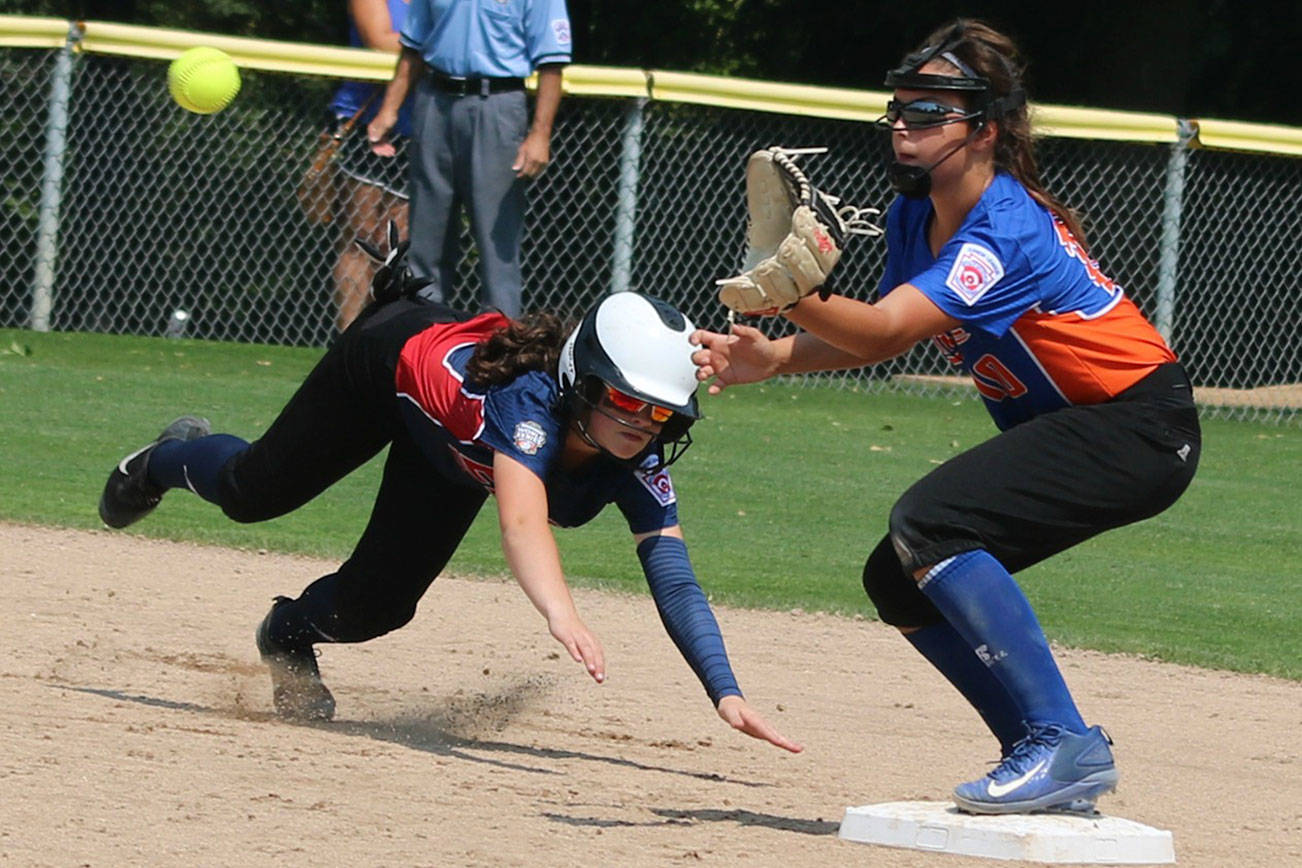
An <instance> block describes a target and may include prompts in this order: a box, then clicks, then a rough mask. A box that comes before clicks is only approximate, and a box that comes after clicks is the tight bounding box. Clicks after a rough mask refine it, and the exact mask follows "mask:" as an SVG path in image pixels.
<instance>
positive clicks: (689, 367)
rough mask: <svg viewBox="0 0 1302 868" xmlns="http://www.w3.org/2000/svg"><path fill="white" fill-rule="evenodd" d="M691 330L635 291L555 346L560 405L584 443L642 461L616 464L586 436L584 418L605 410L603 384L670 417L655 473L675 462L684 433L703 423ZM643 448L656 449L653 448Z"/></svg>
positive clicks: (594, 313) (614, 299)
mask: <svg viewBox="0 0 1302 868" xmlns="http://www.w3.org/2000/svg"><path fill="white" fill-rule="evenodd" d="M694 329H695V327H694V326H693V325H692V323H691V321H690V320H688V319H687V317H685V316H683V314H681V313H680V312H679V311H678V310H677V309H676V308H674V307H673V306H672V305H670V304H668V303H667V302H664V301H661V300H660V299H657V298H651V297H650V296H646V295H642V294H641V293H637V292H617V293H614V294H612V295H610V296H607V297H606V298H604V299H603V300H602V301H601V302H600V303H599V304H598V305H597V306H596V307H594V308H593V309H592V310H590V311H588V313H587V315H586V316H584V318H583V321H582V322H581V323H580V324H579V327H578V328H577V329H575V330H574V332H573V333H572V334H571V335H570V337H569V339H568V340H567V341H566V342H565V345H564V347H562V348H561V357H560V362H559V365H558V370H557V380H558V381H559V383H560V387H561V401H562V404H563V405H564V407H565V408H566V409H567V410H568V411H569V414H570V418H571V420H572V421H573V423H574V424H575V425H576V426H577V428H578V431H579V434H580V435H581V436H582V437H583V438H584V440H585V441H586V442H587V443H588V444H589V445H591V446H595V447H596V448H597V449H599V450H601V451H602V452H603V453H604V454H606V455H607V456H608V457H610V458H612V459H614V460H616V461H621V462H622V463H625V464H630V465H633V466H640V465H641V463H642V462H643V461H644V460H645V459H646V455H647V452H646V451H643V453H641V454H640V455H637V456H635V457H633V458H631V459H627V460H625V459H621V458H618V457H617V456H614V455H612V454H611V453H610V452H609V451H608V450H606V449H605V448H604V447H603V446H601V445H600V444H599V443H597V442H596V441H594V440H593V439H592V437H591V436H590V435H589V433H588V431H587V420H588V419H589V418H590V414H591V413H594V412H596V413H604V412H605V411H604V410H603V409H602V408H601V407H600V406H599V405H600V403H601V399H602V395H603V394H604V393H605V389H606V387H607V386H609V387H611V388H614V389H617V390H618V391H620V392H622V393H624V394H625V395H628V396H629V397H631V398H636V399H638V400H641V401H645V402H647V403H649V404H654V405H656V406H658V407H664V408H666V409H669V410H672V411H673V414H672V415H671V416H670V417H669V419H668V420H667V421H665V422H664V423H662V426H661V429H660V433H659V434H657V435H656V438H655V439H656V440H657V441H659V442H660V443H661V444H663V445H664V447H665V449H666V452H667V453H668V454H667V456H666V457H664V458H662V459H661V461H660V463H659V464H658V465H657V466H656V467H655V468H653V469H660V468H663V467H667V466H669V465H670V464H672V463H673V462H674V461H677V460H678V458H679V457H680V456H681V455H682V454H683V452H684V451H686V449H687V447H688V446H690V445H691V443H692V438H691V435H690V434H689V433H688V429H689V428H691V426H692V423H694V422H695V421H696V420H697V419H699V418H701V410H700V407H699V405H698V404H697V401H696V389H697V386H698V383H697V381H696V365H695V364H694V363H693V362H692V352H693V351H694V350H695V349H696V348H695V347H694V346H693V345H692V344H691V343H690V342H689V340H688V338H689V337H690V335H691V333H692V332H693V331H694ZM606 415H608V416H610V414H609V413H606ZM611 418H612V419H615V418H616V417H614V416H611ZM616 421H619V420H618V419H616ZM649 449H651V450H654V449H655V443H654V442H653V443H652V445H651V446H650V447H649Z"/></svg>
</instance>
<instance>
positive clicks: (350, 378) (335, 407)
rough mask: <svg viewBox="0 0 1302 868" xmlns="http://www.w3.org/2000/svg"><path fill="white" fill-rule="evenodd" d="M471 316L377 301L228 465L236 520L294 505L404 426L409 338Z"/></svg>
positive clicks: (225, 484)
mask: <svg viewBox="0 0 1302 868" xmlns="http://www.w3.org/2000/svg"><path fill="white" fill-rule="evenodd" d="M465 318H466V315H465V314H463V313H461V312H459V311H454V310H452V309H451V308H447V307H444V306H442V305H431V304H425V303H421V302H412V301H405V300H404V301H395V302H391V303H389V304H385V305H372V306H371V307H368V308H367V309H366V310H365V311H364V312H363V315H361V316H359V317H358V319H357V320H356V321H355V322H354V323H353V324H352V326H351V327H350V328H349V329H348V330H347V331H346V332H344V334H343V335H341V336H340V338H339V339H338V340H337V341H336V342H335V343H334V344H333V345H332V346H331V347H330V349H329V350H327V351H326V353H325V355H324V356H322V358H321V361H319V362H318V363H317V365H316V367H315V368H313V369H312V372H311V373H309V374H308V376H307V379H305V380H304V381H303V383H302V385H300V386H299V387H298V390H297V391H296V392H295V393H294V395H293V397H291V398H290V399H289V402H288V403H287V404H286V405H285V407H284V409H283V410H281V411H280V415H279V416H277V417H276V420H275V421H274V422H272V423H271V427H269V428H268V429H267V431H266V433H264V434H263V435H262V436H261V437H259V438H258V439H257V440H255V441H254V442H253V443H252V444H250V445H249V448H248V449H246V450H245V451H243V452H241V453H240V454H238V455H236V456H235V457H234V458H232V459H231V460H230V461H229V462H227V464H226V466H225V467H223V468H222V472H221V481H220V489H219V498H220V503H221V507H222V510H223V511H224V512H225V513H226V514H227V515H228V516H229V517H230V518H232V519H234V520H235V521H242V522H251V521H263V520H266V519H269V518H274V517H276V516H279V515H284V514H285V513H287V512H292V511H293V510H295V509H297V508H298V507H300V506H302V505H303V504H305V503H307V502H308V501H309V500H311V499H312V498H314V497H316V496H317V495H318V494H320V493H321V492H322V491H324V490H325V489H327V488H329V487H330V486H331V485H333V484H334V483H335V482H338V481H339V480H340V479H342V478H343V477H344V476H347V475H348V474H349V473H351V472H352V471H354V470H356V469H357V468H358V467H360V466H361V465H362V464H365V463H366V462H367V461H368V460H370V459H371V458H372V457H373V456H375V455H376V454H377V453H379V451H380V450H381V449H383V448H384V446H385V444H386V443H388V442H389V441H390V440H392V439H393V438H394V437H395V436H399V435H400V434H401V432H402V431H403V423H402V421H401V418H400V417H399V415H398V410H397V403H396V398H395V396H394V383H393V378H394V371H395V370H396V366H397V360H398V355H399V353H400V352H401V350H402V347H403V345H404V344H405V343H406V342H407V340H408V339H409V338H410V337H411V336H412V335H414V334H416V333H417V332H419V331H421V330H423V329H425V328H427V327H429V326H430V325H433V324H434V323H439V322H455V321H459V320H463V319H465Z"/></svg>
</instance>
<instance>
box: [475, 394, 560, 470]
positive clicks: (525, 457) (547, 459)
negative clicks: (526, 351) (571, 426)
mask: <svg viewBox="0 0 1302 868" xmlns="http://www.w3.org/2000/svg"><path fill="white" fill-rule="evenodd" d="M547 379H548V378H547V377H546V375H545V374H541V373H539V372H537V371H532V372H529V373H527V374H525V375H523V376H520V377H517V378H516V379H515V380H513V381H512V382H510V383H508V384H507V385H505V386H501V387H495V388H491V389H489V390H488V393H487V395H486V396H485V397H484V428H483V431H482V432H481V433H480V435H479V438H478V439H479V441H480V442H481V443H483V444H484V445H486V446H488V447H489V448H490V449H492V450H493V451H494V452H504V453H506V454H507V455H509V456H511V457H512V458H514V459H515V460H516V461H519V462H520V463H521V464H523V465H524V466H525V467H528V468H529V469H530V470H532V471H533V472H534V474H535V475H536V476H537V477H538V478H539V479H543V480H546V479H547V469H548V468H549V467H550V466H552V464H554V463H555V461H556V458H557V456H558V455H559V453H560V449H561V447H562V445H563V441H564V439H565V438H564V437H563V436H562V435H563V432H562V431H561V428H560V424H559V423H558V422H557V419H556V416H555V414H553V413H552V411H551V402H552V399H553V394H552V393H553V391H554V389H552V388H550V387H549V385H548V382H547Z"/></svg>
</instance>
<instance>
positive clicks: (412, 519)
mask: <svg viewBox="0 0 1302 868" xmlns="http://www.w3.org/2000/svg"><path fill="white" fill-rule="evenodd" d="M486 497H487V493H486V492H485V491H484V490H482V489H478V488H470V487H467V486H464V485H459V484H455V483H452V482H449V481H448V480H446V479H444V478H443V477H442V476H440V475H438V474H437V473H436V472H435V471H434V470H433V469H432V468H431V467H430V466H429V464H428V462H427V461H426V460H425V459H424V457H423V456H422V455H421V454H420V450H419V447H417V446H416V444H415V443H413V442H412V441H411V440H410V439H409V438H407V437H406V436H402V437H399V438H398V439H397V440H395V441H394V443H393V445H392V446H391V447H390V450H389V457H388V460H387V461H386V462H385V467H384V481H383V482H382V483H381V485H380V491H379V494H378V495H377V497H376V499H375V506H374V508H373V510H372V512H371V519H370V522H369V524H368V525H367V527H366V530H365V532H364V533H363V534H362V537H361V539H360V540H358V543H357V546H356V548H355V549H354V550H353V553H352V555H351V556H350V557H349V558H348V560H346V561H345V562H344V563H343V564H342V565H341V566H340V567H339V570H338V571H337V572H335V573H332V574H330V575H328V576H324V577H322V578H320V579H318V580H317V581H315V582H313V583H312V584H311V585H310V586H309V587H308V588H307V589H306V590H305V591H304V592H303V595H302V596H301V597H300V598H299V599H298V600H297V601H296V602H297V605H296V606H295V609H296V610H297V611H296V615H297V616H299V617H302V618H305V619H306V620H307V621H308V622H309V623H310V624H311V625H312V626H313V627H314V628H315V632H316V633H317V634H318V635H319V637H320V639H323V640H326V641H333V642H364V641H366V640H367V639H373V638H375V637H376V636H381V635H383V634H385V633H388V632H390V631H392V630H396V629H397V628H399V627H401V626H403V625H404V624H406V623H407V622H408V621H410V620H411V619H412V617H413V616H414V615H415V613H416V604H417V603H418V602H419V601H420V598H421V597H422V596H424V594H425V591H426V590H428V589H429V586H430V583H431V582H433V581H434V579H435V577H437V576H438V574H439V573H440V572H442V570H443V568H444V567H445V566H446V565H447V562H448V561H449V560H450V559H451V557H452V555H453V553H454V552H455V551H456V549H457V546H458V545H460V543H461V540H462V538H463V537H464V536H465V535H466V531H467V530H469V528H470V524H471V522H473V521H474V518H475V515H476V514H478V512H479V509H480V507H481V506H482V505H483V503H484V499H485V498H486ZM320 639H319V640H317V641H320Z"/></svg>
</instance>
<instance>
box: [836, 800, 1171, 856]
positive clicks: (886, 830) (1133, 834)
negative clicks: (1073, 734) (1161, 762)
mask: <svg viewBox="0 0 1302 868" xmlns="http://www.w3.org/2000/svg"><path fill="white" fill-rule="evenodd" d="M840 837H842V838H844V839H845V840H847V841H858V842H860V843H863V844H881V845H884V846H887V847H905V848H908V849H911V850H931V851H934V852H938V853H957V854H961V855H964V856H985V857H987V858H989V859H1020V860H1026V861H1033V862H1060V863H1077V864H1091V865H1098V864H1105V865H1152V864H1167V863H1171V862H1174V861H1175V846H1174V844H1173V842H1172V840H1171V833H1170V832H1168V831H1166V830H1164V829H1154V828H1152V827H1151V826H1145V825H1143V824H1141V823H1135V822H1131V821H1130V820H1122V819H1120V818H1118V817H1107V816H1103V815H1096V816H1093V817H1079V816H1066V815H1061V814H1003V815H999V816H993V815H984V816H977V815H974V814H964V813H961V812H960V811H958V809H957V808H955V807H954V805H953V804H952V803H950V802H885V803H883V804H879V805H863V806H862V807H858V808H846V810H845V818H844V819H843V820H842V821H841V832H840Z"/></svg>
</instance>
